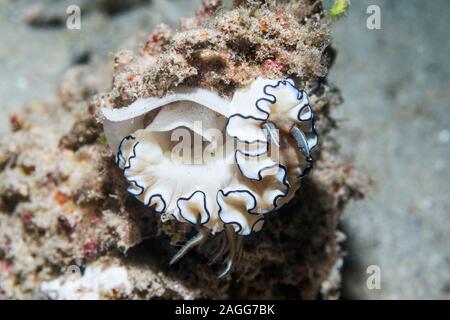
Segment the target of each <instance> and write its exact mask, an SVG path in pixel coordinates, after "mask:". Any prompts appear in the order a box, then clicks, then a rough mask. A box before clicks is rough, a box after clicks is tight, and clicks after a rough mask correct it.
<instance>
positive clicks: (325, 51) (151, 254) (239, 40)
mask: <svg viewBox="0 0 450 320" xmlns="http://www.w3.org/2000/svg"><path fill="white" fill-rule="evenodd" d="M326 21H327V19H326V17H325V16H324V13H323V11H322V10H321V7H320V5H319V6H318V5H316V1H312V0H311V1H276V4H275V1H256V0H253V1H235V7H232V8H223V7H221V5H220V1H217V0H208V1H204V5H203V6H202V8H200V9H199V11H198V12H197V14H196V15H195V17H193V18H187V19H183V20H182V23H181V26H180V28H179V30H178V31H177V32H175V31H172V30H171V29H170V28H169V27H168V26H166V25H160V26H158V27H157V28H156V29H155V31H154V32H153V33H151V34H150V36H149V39H148V41H147V42H146V43H145V44H144V45H143V49H142V51H141V52H139V53H137V54H134V53H132V52H129V51H123V52H119V53H118V54H117V55H116V57H115V59H114V70H113V76H112V79H113V82H112V88H110V90H109V89H108V88H105V86H107V85H108V83H111V80H110V78H109V73H108V72H105V67H104V66H102V67H98V66H92V65H91V66H82V67H76V68H74V69H72V70H70V71H69V72H68V75H67V76H66V78H65V79H64V80H63V82H62V83H61V85H60V88H59V93H60V99H59V101H58V102H57V103H54V104H47V103H33V104H30V105H29V106H28V107H27V109H26V110H25V111H23V112H18V113H17V114H15V115H14V117H13V118H12V120H11V121H12V126H13V131H14V132H12V133H11V134H9V135H8V136H7V137H6V138H5V139H4V141H3V143H2V145H1V147H0V148H1V149H0V270H1V271H2V272H0V298H35V297H42V296H45V293H42V292H39V290H38V288H39V286H40V284H41V283H42V282H44V281H48V280H52V279H59V278H61V277H62V276H63V275H64V273H65V272H66V270H67V268H68V267H69V266H71V265H78V266H81V267H83V268H84V267H86V266H89V265H91V264H93V263H96V262H101V263H103V264H105V265H114V264H118V263H120V264H121V265H122V266H124V268H126V270H127V272H128V275H129V278H130V281H131V282H132V284H133V288H134V290H133V291H132V292H128V293H126V294H125V293H123V294H122V295H121V294H120V292H119V293H118V292H115V293H114V294H110V295H106V296H105V298H155V297H163V298H223V299H226V298H307V299H311V298H316V297H317V296H318V295H321V296H322V297H323V298H334V297H336V296H337V295H338V292H339V272H338V271H337V268H339V261H341V258H342V251H341V249H340V246H339V241H340V238H341V236H339V232H338V231H337V222H338V219H339V216H340V214H341V212H342V210H343V208H344V206H345V205H346V204H347V203H348V202H349V201H350V200H351V199H356V198H360V197H362V196H363V191H364V188H365V186H366V184H367V180H366V179H365V178H364V177H363V176H361V175H360V174H359V173H358V172H357V171H355V170H354V168H353V167H352V165H351V163H349V162H348V161H346V160H345V159H342V158H340V156H339V150H338V148H337V146H335V145H334V143H333V141H331V140H330V139H328V138H327V134H328V133H329V132H330V131H331V130H333V129H334V128H335V127H336V122H335V121H334V120H333V118H332V117H331V116H330V111H331V110H332V109H333V108H335V107H337V106H338V105H339V104H340V103H341V96H340V94H339V91H338V90H337V89H336V88H335V87H333V86H332V85H329V84H328V83H327V81H326V74H327V69H328V68H329V67H330V62H331V60H332V56H331V55H330V52H332V50H330V49H329V48H330V47H329V45H330V39H329V26H328V24H327V22H326ZM257 76H264V77H266V78H274V79H275V78H285V77H292V78H294V79H295V81H296V82H297V84H298V86H299V87H301V88H302V89H304V90H306V91H307V92H308V94H309V96H310V102H311V105H312V108H313V109H314V111H315V113H316V115H317V122H316V126H317V128H318V132H319V135H320V139H319V142H320V145H319V148H317V151H315V152H314V154H313V156H314V158H315V167H314V170H313V171H312V174H311V175H310V176H309V177H307V178H305V179H304V183H303V186H302V188H301V189H300V192H299V193H298V196H296V197H295V199H294V200H293V201H292V203H290V204H289V205H288V206H286V207H285V208H283V209H282V210H280V212H278V214H276V215H273V216H272V217H269V218H268V219H266V222H267V223H266V225H265V227H264V229H263V230H262V231H261V232H260V233H258V234H256V235H255V236H253V237H250V238H248V239H245V242H244V253H243V257H242V259H241V261H240V264H239V266H238V267H237V268H236V269H235V271H234V272H233V273H232V277H231V279H224V280H218V279H217V274H218V271H219V270H220V269H221V268H222V266H220V265H219V264H217V263H216V264H213V265H211V266H210V265H208V261H209V259H210V258H211V257H212V256H213V253H214V251H215V249H216V248H217V247H218V246H219V240H220V239H219V238H220V235H219V236H217V237H216V240H213V241H211V242H208V243H206V244H205V245H204V246H203V247H202V248H199V249H195V250H193V251H192V252H191V253H190V254H188V255H187V256H186V257H184V258H183V259H182V260H181V261H180V262H179V263H178V264H177V265H174V266H172V267H169V265H168V262H169V260H170V257H171V256H172V255H173V254H174V252H175V251H176V248H174V247H173V245H178V244H182V243H183V241H185V239H186V235H187V234H188V233H189V232H190V227H189V226H188V225H185V224H179V223H175V222H173V221H169V222H166V223H162V222H161V221H160V217H159V216H158V215H157V214H156V213H154V212H153V211H152V210H151V209H149V208H147V207H144V206H143V205H142V204H141V203H139V202H138V201H137V200H135V199H134V198H133V197H131V196H129V195H128V194H127V192H126V185H127V183H126V181H125V179H124V178H123V175H122V173H121V171H120V169H119V168H118V167H117V166H116V165H115V163H114V156H113V154H112V152H111V150H110V149H109V147H108V146H107V144H106V143H105V138H104V136H103V134H102V130H101V127H100V125H99V123H97V121H96V120H99V119H100V117H98V115H99V112H98V109H99V107H105V106H106V107H110V108H118V107H121V106H125V105H128V104H129V103H131V102H133V101H135V100H136V99H138V98H141V97H148V96H162V95H164V94H166V93H167V92H168V91H170V90H172V89H173V88H175V87H176V86H179V85H186V86H195V87H203V88H209V89H213V90H216V91H218V92H219V93H220V94H222V95H231V94H232V93H233V92H234V90H235V89H236V88H240V87H242V86H245V85H246V84H247V83H248V82H249V81H251V80H252V79H254V78H256V77H257ZM108 90H109V91H108ZM100 92H105V93H100ZM95 93H97V94H96V97H95V99H91V96H92V94H95ZM13 120H14V121H13ZM325 284H326V285H325Z"/></svg>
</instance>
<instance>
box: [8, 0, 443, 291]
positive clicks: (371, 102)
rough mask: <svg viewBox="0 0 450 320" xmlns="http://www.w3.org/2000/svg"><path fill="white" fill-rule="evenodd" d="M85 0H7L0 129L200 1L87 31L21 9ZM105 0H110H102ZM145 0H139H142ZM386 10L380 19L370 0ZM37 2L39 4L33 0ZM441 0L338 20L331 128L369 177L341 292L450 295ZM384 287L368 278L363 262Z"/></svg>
mask: <svg viewBox="0 0 450 320" xmlns="http://www.w3.org/2000/svg"><path fill="white" fill-rule="evenodd" d="M79 2H83V1H81V0H79V1H75V0H73V1H44V0H42V1H33V3H34V4H32V5H30V3H31V2H29V1H11V0H0V39H1V42H0V43H1V44H0V101H1V102H0V114H1V117H0V136H1V137H3V136H4V135H5V134H6V132H7V131H8V130H9V129H8V127H9V124H8V113H9V112H13V111H14V110H17V109H18V108H21V107H22V106H23V104H24V103H28V102H32V101H43V100H44V101H48V100H54V99H56V85H57V83H58V81H60V79H61V76H62V74H63V72H64V71H65V70H67V69H69V68H70V67H71V66H72V65H74V64H75V63H77V62H80V60H81V61H83V60H86V58H87V57H88V59H90V60H91V61H100V62H103V61H104V62H105V63H107V62H110V61H111V60H112V56H113V54H112V53H113V52H115V51H116V50H117V49H134V48H133V47H132V45H131V43H133V41H132V39H135V37H136V36H142V39H144V38H145V35H146V34H148V33H149V32H150V31H151V29H152V28H153V26H154V25H155V24H156V23H159V22H167V23H169V24H175V23H176V22H177V20H178V18H179V16H180V15H189V14H190V13H192V12H193V11H194V10H195V8H196V6H197V4H198V3H199V1H198V0H196V1H182V0H178V1H164V0H153V1H142V2H143V4H139V5H138V6H136V7H134V8H128V9H123V10H120V11H116V12H113V13H110V12H109V13H108V12H107V10H105V9H104V8H103V9H102V7H101V6H91V8H90V9H89V10H86V11H87V12H82V20H81V22H82V25H81V30H68V29H66V28H65V25H64V24H61V25H58V23H56V26H52V27H42V26H37V27H36V26H35V27H31V26H29V25H27V24H26V23H25V22H24V19H25V17H29V16H30V15H33V12H37V10H43V11H42V15H43V16H44V17H45V16H47V17H63V18H64V17H65V9H66V7H67V6H68V5H69V4H76V3H79ZM101 2H105V1H100V3H101ZM138 2H139V1H138ZM371 4H376V5H378V6H379V7H380V9H381V30H369V29H368V28H367V27H366V19H367V17H368V15H367V14H366V8H367V6H368V5H371ZM33 10H34V11H33ZM449 10H450V2H448V1H446V0H433V1H425V0H414V1H412V0H395V1H392V0H391V1H389V0H386V1H381V0H364V1H362V0H358V1H355V0H354V1H353V3H352V7H351V9H350V11H349V13H348V16H347V17H346V18H344V19H342V20H340V21H338V22H336V23H335V25H334V27H333V41H334V46H335V47H336V48H337V50H338V56H337V60H336V63H335V66H334V67H333V69H332V70H331V73H330V80H331V81H333V82H335V83H337V84H338V86H339V87H340V89H341V90H342V92H343V95H344V98H345V103H344V104H343V105H342V106H341V107H340V108H339V110H338V111H336V116H337V117H338V118H339V119H340V121H339V123H340V129H339V130H338V131H336V132H335V134H334V135H335V137H336V138H337V139H338V141H340V143H341V144H342V150H343V152H344V153H345V154H346V155H347V156H348V157H349V158H350V159H353V160H354V161H355V162H356V164H357V166H358V167H359V168H361V169H363V170H365V171H366V172H367V173H368V174H370V176H371V177H372V179H373V181H374V185H373V187H372V189H371V191H370V192H369V194H368V197H367V199H365V200H363V201H358V202H355V203H352V204H351V205H350V206H348V207H347V209H346V212H345V214H344V216H343V220H342V228H343V229H344V230H345V232H346V233H347V236H348V240H347V242H346V246H347V249H348V254H347V260H346V264H345V268H344V288H343V295H344V298H362V299H378V298H384V299H401V298H406V299H409V298H419V299H421V298H440V299H449V298H450V232H449V231H450V197H449V191H450V167H449V165H450V164H449V158H450V113H449V111H450V105H449V104H450V64H449V63H448V57H449V53H450V41H449V40H450V34H449V30H450V20H449V19H448V17H447V14H446V13H447V12H448V11H449ZM370 265H376V266H379V267H380V270H381V289H378V290H377V289H374V290H369V289H368V288H367V286H366V280H367V277H368V274H366V270H367V267H368V266H370Z"/></svg>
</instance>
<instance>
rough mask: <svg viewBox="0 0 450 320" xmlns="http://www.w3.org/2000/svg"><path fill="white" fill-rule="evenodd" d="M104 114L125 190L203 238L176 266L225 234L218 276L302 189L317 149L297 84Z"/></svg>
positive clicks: (200, 95)
mask: <svg viewBox="0 0 450 320" xmlns="http://www.w3.org/2000/svg"><path fill="white" fill-rule="evenodd" d="M102 111H103V115H104V116H105V118H106V120H105V122H104V130H105V133H106V136H107V139H108V142H109V144H110V146H111V148H112V149H113V150H114V151H115V152H116V162H117V164H118V166H119V167H120V168H122V169H123V172H124V176H125V178H126V179H127V181H128V183H129V187H128V192H129V193H130V194H131V195H132V196H134V197H136V198H137V199H138V200H140V201H141V202H142V203H143V204H144V205H145V206H148V207H151V208H153V209H154V210H155V211H156V212H158V213H161V214H163V216H162V218H163V217H164V219H166V218H167V217H169V218H172V219H175V220H177V221H179V222H182V223H190V224H192V225H194V226H196V227H197V228H198V230H199V233H198V234H197V235H196V236H195V237H193V238H192V239H191V240H189V241H188V242H187V243H186V244H185V246H184V247H182V248H181V249H180V250H179V251H178V253H177V254H176V255H175V256H174V257H173V258H172V260H171V261H170V263H171V264H172V263H175V262H176V261H177V260H179V259H180V258H181V257H182V256H183V255H184V254H186V252H188V251H189V250H190V249H192V248H193V247H195V246H197V245H199V244H201V243H202V242H203V241H206V240H207V239H208V237H207V235H208V234H209V233H211V234H216V233H220V232H224V234H225V235H226V236H225V238H226V242H225V241H222V243H221V245H220V247H219V252H218V254H217V255H216V257H218V256H222V255H223V254H224V253H225V252H226V258H225V261H226V267H225V270H224V272H223V273H222V274H221V275H220V276H221V277H223V276H225V275H226V274H227V273H228V272H229V271H230V270H231V269H232V268H233V266H234V265H235V264H236V262H237V261H238V260H239V259H240V256H241V248H242V236H248V235H250V234H252V233H254V232H258V231H260V230H261V229H262V227H263V225H264V220H265V218H266V215H267V214H268V213H271V212H274V211H277V210H279V209H280V208H281V207H282V206H283V205H285V204H286V203H287V202H289V201H290V200H291V199H292V197H293V196H294V194H295V193H296V191H297V190H298V189H299V188H300V179H301V178H302V177H304V176H305V175H306V174H308V172H309V171H310V170H311V168H312V158H311V152H312V150H313V149H314V148H315V147H316V145H317V142H318V140H317V133H316V130H315V125H314V113H313V110H312V108H311V106H310V104H309V100H308V95H307V94H306V92H305V91H303V90H299V89H297V88H296V87H295V85H294V82H293V81H292V80H290V79H287V80H269V79H263V78H257V79H255V80H254V81H253V82H252V83H251V84H250V85H249V86H248V87H247V88H242V89H238V90H236V92H235V93H234V95H233V97H232V99H231V100H230V99H228V98H224V97H221V96H219V95H218V94H217V93H216V92H213V91H210V90H207V89H199V88H181V87H180V88H177V89H176V90H175V91H174V93H171V94H169V95H166V96H165V97H163V98H155V97H151V98H145V99H138V100H136V101H135V102H133V103H132V104H130V105H129V106H128V107H124V108H120V109H105V108H104V109H102ZM213 260H214V259H213Z"/></svg>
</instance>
